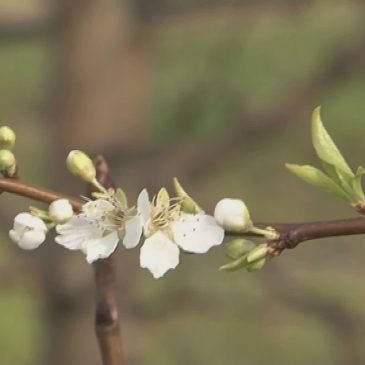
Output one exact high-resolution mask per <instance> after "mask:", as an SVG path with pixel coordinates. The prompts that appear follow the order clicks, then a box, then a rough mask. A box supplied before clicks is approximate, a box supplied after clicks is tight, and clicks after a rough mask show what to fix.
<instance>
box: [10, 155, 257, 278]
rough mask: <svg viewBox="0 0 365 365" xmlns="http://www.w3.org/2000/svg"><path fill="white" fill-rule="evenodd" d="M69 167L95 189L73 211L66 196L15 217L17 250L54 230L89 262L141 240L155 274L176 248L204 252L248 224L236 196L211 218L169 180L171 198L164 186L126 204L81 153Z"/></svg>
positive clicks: (174, 257) (174, 258) (172, 260)
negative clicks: (95, 189)
mask: <svg viewBox="0 0 365 365" xmlns="http://www.w3.org/2000/svg"><path fill="white" fill-rule="evenodd" d="M67 165H68V167H69V170H70V171H71V172H72V173H74V174H75V175H78V176H79V177H81V178H83V179H84V180H85V181H87V182H89V183H91V184H92V185H94V187H96V188H97V190H98V192H97V193H94V194H93V199H86V200H85V203H84V204H83V205H82V208H81V211H79V212H74V209H73V207H72V205H71V203H70V202H69V201H68V200H67V199H58V200H55V201H54V202H52V203H51V204H50V205H49V208H48V211H44V210H41V209H38V208H34V207H33V208H31V209H30V212H25V213H20V214H18V215H17V216H16V217H15V219H14V226H13V229H12V230H10V232H9V236H10V238H11V239H12V240H13V241H14V242H16V243H17V244H18V245H19V246H20V247H21V248H23V249H26V250H32V249H35V248H37V247H39V246H40V245H41V244H42V243H43V242H44V241H45V239H46V235H47V232H48V231H49V230H51V229H52V228H55V230H56V233H57V235H56V237H55V242H56V243H57V244H59V245H61V246H63V247H65V248H67V249H69V250H79V251H82V252H83V253H84V254H85V255H86V260H87V262H89V263H93V262H95V261H96V260H99V259H105V258H107V257H109V256H110V255H111V254H112V253H113V252H114V251H115V250H116V248H117V246H118V243H119V242H121V243H122V244H123V246H124V247H125V248H127V249H132V248H135V247H137V246H138V245H139V243H140V242H142V244H141V248H140V256H139V260H140V266H141V267H142V268H146V269H148V270H149V271H150V272H151V273H152V275H153V277H154V278H160V277H162V276H163V275H164V274H165V273H166V272H167V271H168V270H170V269H174V268H176V266H177V265H178V263H179V257H180V251H183V252H190V253H199V254H202V253H206V252H208V251H209V249H211V248H212V247H214V246H218V245H221V244H222V242H223V240H224V238H225V230H241V231H248V230H250V229H252V222H251V219H250V216H249V213H248V210H247V207H246V205H245V204H244V203H243V202H242V201H240V200H236V199H222V200H221V201H220V202H219V203H218V204H217V206H216V209H215V214H214V217H213V216H211V215H208V214H206V213H205V212H204V211H203V210H202V209H201V208H200V207H199V206H198V205H197V204H196V203H195V201H194V200H193V199H192V198H191V197H190V196H189V195H188V194H187V193H186V192H185V190H183V188H182V187H181V185H180V183H179V182H178V181H177V179H175V180H174V186H175V193H176V196H174V197H170V195H169V193H168V192H167V190H166V189H165V188H162V189H160V191H159V192H158V193H157V195H156V196H154V197H153V198H152V199H150V197H149V194H148V192H147V190H146V189H143V190H142V191H141V193H140V194H139V196H138V199H137V203H136V204H135V205H129V204H128V202H127V198H126V195H125V193H124V192H123V190H122V189H120V188H118V189H108V190H107V189H105V188H104V187H103V186H102V185H101V184H100V183H99V182H98V181H97V180H96V174H95V168H94V166H93V164H92V161H91V160H90V159H89V158H88V156H86V155H85V154H83V153H82V152H81V151H72V152H71V153H70V155H69V157H68V160H67Z"/></svg>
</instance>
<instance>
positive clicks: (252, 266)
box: [246, 257, 266, 271]
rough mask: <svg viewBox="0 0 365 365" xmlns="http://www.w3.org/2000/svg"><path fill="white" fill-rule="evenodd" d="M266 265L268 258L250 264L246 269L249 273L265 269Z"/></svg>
mask: <svg viewBox="0 0 365 365" xmlns="http://www.w3.org/2000/svg"><path fill="white" fill-rule="evenodd" d="M265 263H266V258H265V257H264V258H262V259H260V260H257V261H254V262H251V263H249V264H248V265H246V269H247V271H257V270H261V269H262V268H263V267H264V265H265Z"/></svg>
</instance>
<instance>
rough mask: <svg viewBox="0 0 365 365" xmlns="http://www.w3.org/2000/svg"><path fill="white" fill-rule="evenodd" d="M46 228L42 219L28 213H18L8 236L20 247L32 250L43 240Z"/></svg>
mask: <svg viewBox="0 0 365 365" xmlns="http://www.w3.org/2000/svg"><path fill="white" fill-rule="evenodd" d="M47 230H48V229H47V226H46V224H45V223H44V222H43V221H42V219H40V218H38V217H35V216H33V215H31V214H30V213H19V214H18V215H17V216H16V217H15V218H14V226H13V229H12V230H11V231H10V232H9V236H10V238H11V239H12V241H14V242H15V243H17V244H18V246H19V247H21V248H22V249H24V250H33V249H35V248H37V247H38V246H40V245H41V244H42V243H43V242H44V240H45V239H46V233H47Z"/></svg>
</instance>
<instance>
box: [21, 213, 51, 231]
mask: <svg viewBox="0 0 365 365" xmlns="http://www.w3.org/2000/svg"><path fill="white" fill-rule="evenodd" d="M25 227H28V228H34V229H39V230H42V231H47V226H46V224H45V223H44V222H43V221H42V219H40V218H38V217H35V216H33V215H31V214H30V213H19V214H18V215H17V216H16V217H15V218H14V229H15V230H18V229H24V228H25Z"/></svg>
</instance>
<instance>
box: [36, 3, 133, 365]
mask: <svg viewBox="0 0 365 365" xmlns="http://www.w3.org/2000/svg"><path fill="white" fill-rule="evenodd" d="M54 12H55V19H56V33H55V39H54V57H55V60H54V61H55V63H54V66H55V68H54V72H55V79H54V80H52V81H53V82H54V84H53V85H52V89H53V90H52V91H53V93H52V100H51V105H52V110H51V113H52V116H51V119H52V120H53V121H54V129H53V131H54V133H55V134H54V139H53V140H54V146H53V147H54V151H53V153H54V156H55V158H54V159H53V160H54V163H55V166H58V167H59V168H56V169H54V170H55V172H56V175H58V176H55V184H54V186H55V188H57V189H60V190H62V191H65V190H66V191H69V192H72V183H71V182H72V181H74V182H75V183H77V181H76V179H72V178H71V176H70V177H67V173H66V171H65V169H64V168H63V166H64V165H65V162H64V161H65V157H66V154H67V153H68V151H69V150H70V149H73V148H80V149H83V148H85V149H87V150H89V151H90V149H91V148H92V149H93V150H94V151H95V150H98V149H101V150H102V149H103V147H105V144H106V143H107V142H108V141H109V140H110V141H111V143H113V141H114V142H115V141H116V140H117V139H118V138H119V137H120V136H119V135H118V134H119V133H118V129H120V130H124V131H125V130H127V129H128V127H127V123H125V120H126V116H127V115H128V111H126V112H125V115H122V116H121V115H120V110H121V107H122V106H123V107H125V106H126V105H128V104H130V105H131V106H133V105H134V104H135V103H133V102H132V98H133V97H135V95H134V94H133V93H132V94H131V95H132V96H131V98H130V100H129V101H128V100H125V101H124V102H122V103H121V101H120V96H121V93H120V90H121V89H120V87H121V85H122V84H121V80H122V74H121V70H122V68H123V67H125V68H127V66H126V65H127V64H128V61H129V60H125V61H123V62H122V63H121V60H123V55H125V54H127V52H126V50H127V48H128V46H129V42H130V29H131V17H130V14H129V9H128V7H127V6H126V4H125V3H123V2H122V1H117V0H63V1H55V3H54ZM126 73H128V71H126ZM128 82H131V81H130V80H129V81H128ZM123 87H124V88H125V89H126V87H127V85H123ZM126 109H127V110H128V108H126ZM126 133H127V132H126ZM100 152H102V151H100ZM57 171H59V172H57ZM61 174H62V176H63V178H62V180H60V176H61ZM64 176H66V178H64ZM81 187H82V185H81ZM78 189H80V184H79V187H78ZM85 189H86V188H85ZM74 191H75V190H74ZM78 192H79V193H82V192H83V191H82V190H78ZM85 193H86V191H85ZM76 194H77V193H76ZM50 246H52V247H49V249H48V250H46V251H47V252H44V257H42V258H41V260H42V267H43V282H44V290H45V298H46V311H47V316H48V318H47V324H48V326H49V328H48V332H47V334H48V338H47V340H48V351H47V354H46V359H45V363H47V364H53V365H61V364H62V365H64V364H67V365H79V364H88V365H93V364H100V362H101V358H100V355H99V353H98V352H99V351H98V347H97V343H96V338H95V334H94V324H93V319H94V313H93V311H94V303H93V275H92V272H91V267H90V266H88V265H87V264H86V263H85V261H84V260H85V259H84V257H83V255H82V254H81V253H79V254H70V252H68V251H66V250H64V249H62V248H61V247H57V245H50Z"/></svg>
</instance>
